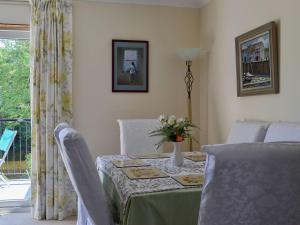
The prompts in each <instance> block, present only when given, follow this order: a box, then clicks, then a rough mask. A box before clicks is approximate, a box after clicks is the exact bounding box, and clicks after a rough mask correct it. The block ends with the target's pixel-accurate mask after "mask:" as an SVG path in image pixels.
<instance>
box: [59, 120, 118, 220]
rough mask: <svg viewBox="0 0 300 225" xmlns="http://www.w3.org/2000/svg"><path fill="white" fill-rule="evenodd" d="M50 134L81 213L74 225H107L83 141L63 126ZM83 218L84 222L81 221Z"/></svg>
mask: <svg viewBox="0 0 300 225" xmlns="http://www.w3.org/2000/svg"><path fill="white" fill-rule="evenodd" d="M54 134H55V138H56V141H57V142H58V146H59V149H60V153H61V156H62V160H63V162H64V164H65V167H66V170H67V172H68V174H69V177H70V180H71V182H72V184H73V186H74V189H75V191H76V194H77V196H78V202H79V207H78V210H83V211H82V212H78V214H79V217H78V222H77V224H86V223H88V224H90V223H91V224H93V225H109V224H111V221H112V220H111V217H110V213H109V210H108V207H107V204H106V202H105V197H104V194H103V189H102V184H101V181H100V178H99V175H98V173H97V169H96V166H95V163H94V161H93V160H92V157H91V155H90V153H89V149H88V146H87V144H86V142H85V140H84V139H83V137H82V136H81V135H80V133H79V132H77V131H76V130H74V129H72V128H70V127H68V125H66V124H64V125H62V124H60V125H58V126H57V128H56V129H55V131H54ZM86 214H87V215H86ZM83 216H86V218H82V217H83ZM79 220H81V221H80V222H79Z"/></svg>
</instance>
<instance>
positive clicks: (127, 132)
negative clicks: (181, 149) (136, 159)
mask: <svg viewBox="0 0 300 225" xmlns="http://www.w3.org/2000/svg"><path fill="white" fill-rule="evenodd" d="M118 123H119V126H120V143H121V154H142V153H155V152H157V150H156V146H155V144H157V143H158V142H159V141H160V140H161V137H150V132H151V131H153V130H155V129H158V128H159V127H160V122H159V121H158V120H157V119H127V120H118ZM158 151H160V149H158Z"/></svg>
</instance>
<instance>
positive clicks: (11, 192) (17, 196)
mask: <svg viewBox="0 0 300 225" xmlns="http://www.w3.org/2000/svg"><path fill="white" fill-rule="evenodd" d="M8 183H9V185H6V184H4V183H2V182H0V207H1V203H4V202H8V201H29V199H30V190H31V187H30V180H28V179H18V180H9V182H8Z"/></svg>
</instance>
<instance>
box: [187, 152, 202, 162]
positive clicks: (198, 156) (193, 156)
mask: <svg viewBox="0 0 300 225" xmlns="http://www.w3.org/2000/svg"><path fill="white" fill-rule="evenodd" d="M183 155H184V158H186V159H189V160H192V161H194V162H201V161H205V160H206V154H205V153H203V152H185V153H184V154H183Z"/></svg>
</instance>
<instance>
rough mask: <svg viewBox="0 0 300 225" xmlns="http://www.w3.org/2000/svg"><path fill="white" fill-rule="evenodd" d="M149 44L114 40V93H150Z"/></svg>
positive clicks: (146, 42) (138, 41) (137, 41)
mask: <svg viewBox="0 0 300 225" xmlns="http://www.w3.org/2000/svg"><path fill="white" fill-rule="evenodd" d="M148 72H149V42H148V41H140V40H119V39H113V40H112V92H148V89H149V83H148V80H149V78H148Z"/></svg>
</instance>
